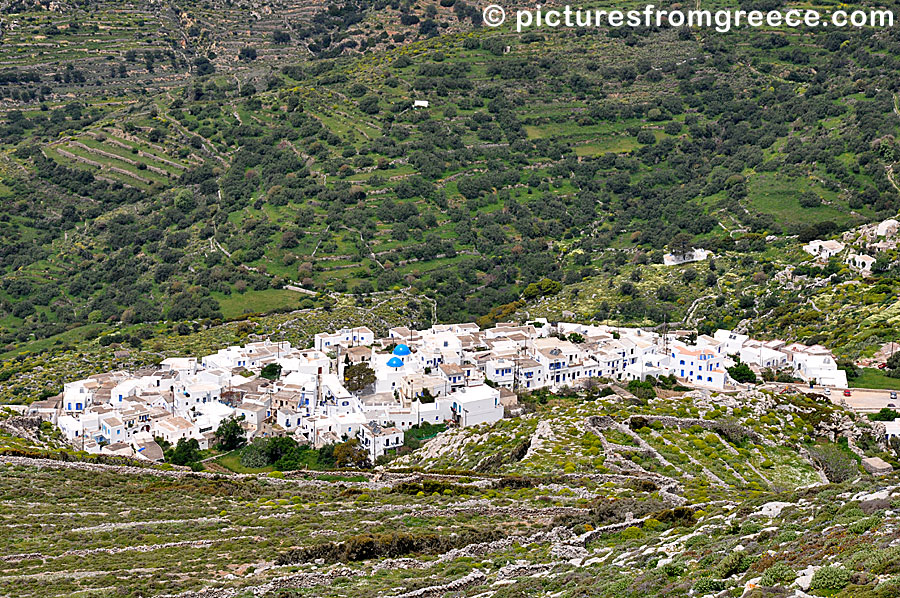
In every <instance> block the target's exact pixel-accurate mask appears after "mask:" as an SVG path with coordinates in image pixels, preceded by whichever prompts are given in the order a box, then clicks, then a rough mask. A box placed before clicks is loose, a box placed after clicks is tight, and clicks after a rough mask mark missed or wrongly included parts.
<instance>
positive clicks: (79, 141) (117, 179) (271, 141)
mask: <svg viewBox="0 0 900 598" xmlns="http://www.w3.org/2000/svg"><path fill="white" fill-rule="evenodd" d="M477 12H478V11H477V10H476V9H475V8H474V7H472V6H468V5H466V4H465V3H464V2H462V1H461V0H457V1H455V2H454V1H452V0H450V1H443V2H441V3H440V4H433V3H419V4H416V5H412V4H409V3H399V2H397V3H390V4H388V3H386V2H383V1H380V2H376V3H372V4H370V3H365V2H359V3H346V4H341V3H329V4H327V5H318V4H315V3H303V2H288V1H282V2H281V3H280V4H278V5H277V6H275V5H272V7H271V10H257V9H256V8H254V7H253V6H250V5H249V4H245V3H240V2H237V3H221V2H211V3H194V2H180V3H178V4H175V3H169V4H167V5H165V6H163V5H159V6H157V5H150V8H147V7H146V6H145V5H143V4H140V3H135V4H131V3H127V2H111V1H106V0H92V1H89V2H84V3H75V2H60V3H59V5H58V6H57V7H56V8H54V10H46V7H44V6H42V5H41V4H40V3H37V2H31V1H26V0H19V1H17V2H13V3H11V5H10V8H9V11H8V15H7V16H6V17H5V20H4V25H3V27H4V29H3V32H4V44H3V47H2V50H0V58H2V59H3V64H4V65H5V66H3V68H2V69H0V101H2V105H0V111H3V112H5V118H4V119H3V121H2V124H0V150H2V152H0V158H2V160H0V179H2V187H0V193H2V194H0V198H2V201H3V204H4V210H3V214H2V218H0V230H2V232H3V235H2V237H0V244H2V246H0V274H2V276H0V305H2V313H0V316H2V317H0V340H2V341H3V343H4V344H5V345H6V348H7V349H8V350H14V349H15V348H16V347H17V346H19V345H20V344H22V343H26V342H30V341H33V340H39V339H42V338H47V337H52V336H55V335H58V334H60V333H63V332H65V331H66V330H69V329H73V328H77V327H81V326H84V325H86V324H90V323H108V324H113V325H116V324H117V323H122V324H125V325H131V324H134V323H140V322H156V321H159V320H169V321H173V322H179V321H184V320H191V321H197V322H202V323H203V325H209V324H214V323H215V322H216V321H217V320H221V319H223V318H232V317H236V316H240V315H241V314H242V313H248V312H271V311H276V310H279V309H296V308H298V307H304V306H305V307H311V306H323V305H325V304H326V303H327V302H329V301H334V300H336V299H339V298H340V297H341V296H342V295H345V294H354V295H357V296H359V295H366V294H367V293H370V292H372V291H374V290H377V291H388V290H396V289H408V292H409V293H410V294H413V295H415V294H425V295H428V296H429V297H431V298H432V299H434V300H436V302H437V308H436V309H437V317H438V319H439V320H442V321H451V320H474V319H477V318H483V321H485V322H488V321H491V320H496V319H499V318H501V317H503V315H504V314H508V313H510V312H512V311H515V310H516V309H519V308H520V307H521V305H520V304H516V303H515V302H517V301H520V300H521V299H523V298H524V299H525V300H536V299H538V298H540V295H541V294H542V293H544V292H545V291H542V290H541V289H540V288H538V289H536V290H534V289H531V290H530V288H529V285H530V284H532V283H538V282H540V281H541V280H543V279H545V278H546V279H550V280H552V281H556V282H559V283H561V284H562V285H563V286H564V287H565V289H566V292H565V293H564V294H563V295H562V297H570V299H567V300H566V301H567V302H568V301H571V292H570V290H571V291H578V292H579V293H581V292H582V289H611V290H614V291H615V292H613V293H610V292H609V291H605V290H604V291H603V292H602V294H603V295H607V297H603V299H602V300H598V298H597V295H598V293H595V292H591V294H590V295H589V296H584V295H579V296H578V297H576V298H575V303H577V309H575V310H571V309H569V308H567V307H563V309H566V310H567V311H576V312H577V313H578V314H580V315H582V316H584V317H595V316H596V317H598V318H599V319H612V320H616V321H621V322H635V323H662V322H665V321H673V322H674V321H677V320H680V319H683V318H684V317H685V316H687V315H693V314H688V313H687V311H688V310H687V308H688V307H690V306H691V305H692V304H693V302H694V301H695V300H696V299H698V298H702V297H705V296H707V295H709V294H710V289H709V288H708V287H709V285H706V286H704V277H703V276H702V275H701V277H699V278H698V279H696V281H695V282H691V281H688V282H689V284H687V285H680V284H679V283H678V281H676V280H673V281H665V282H666V284H670V286H674V287H675V288H674V293H670V292H668V291H669V289H664V290H663V291H662V292H659V291H658V287H657V286H652V287H651V286H649V285H647V284H641V280H642V279H641V276H642V275H644V274H646V273H647V272H649V271H651V270H653V271H655V267H653V266H652V265H653V264H656V263H658V262H660V261H661V255H662V253H663V252H664V251H665V250H666V249H667V248H670V249H671V248H677V247H686V246H688V245H693V246H703V247H707V248H709V249H712V250H713V251H715V252H716V253H717V254H723V255H726V256H727V257H728V259H727V261H724V262H721V263H722V264H723V265H727V270H726V271H725V272H722V271H720V272H719V274H717V276H720V280H718V281H717V285H716V286H717V287H718V288H716V289H713V290H712V293H714V294H715V295H717V296H718V295H722V296H723V297H724V305H727V306H737V305H738V303H739V302H740V301H742V300H743V299H742V296H741V295H740V293H741V292H742V291H745V290H747V287H748V285H749V286H756V287H758V288H765V284H761V282H760V281H755V280H754V279H753V278H751V279H750V280H754V281H753V282H752V283H751V282H750V280H748V278H747V276H748V275H749V276H751V277H752V276H754V275H756V273H757V272H760V276H766V277H767V279H768V278H770V275H771V274H772V273H773V272H774V271H775V270H773V268H775V267H781V266H782V265H784V264H790V265H797V264H799V263H801V262H802V261H803V260H804V258H803V257H802V254H800V253H799V252H798V251H797V247H798V242H797V239H798V238H797V237H795V236H793V235H799V239H800V241H802V240H803V239H810V238H815V237H822V236H824V237H827V236H829V235H834V234H836V233H837V232H840V231H842V230H846V229H849V228H852V227H854V226H856V225H859V224H861V223H865V222H870V221H874V220H876V219H879V218H884V217H888V216H891V215H894V214H896V213H897V211H898V209H900V203H898V195H897V190H896V187H895V186H894V184H893V182H892V181H891V179H890V176H892V175H891V173H892V172H893V171H892V166H893V162H894V159H895V155H896V147H895V146H896V143H895V137H896V135H897V132H898V125H900V118H898V117H897V115H896V114H895V98H894V88H895V86H896V83H895V79H896V78H895V77H893V76H892V74H891V73H892V72H893V70H894V69H895V68H896V62H897V60H898V56H897V54H898V48H897V42H896V40H895V39H894V36H893V34H892V33H891V31H890V30H869V29H864V30H852V31H851V30H847V31H841V32H837V31H832V32H828V33H824V32H817V31H812V30H791V31H790V32H788V31H782V30H772V31H769V30H740V31H736V32H732V33H729V34H718V33H713V32H709V31H703V30H694V31H691V30H686V29H682V30H675V29H672V28H666V27H662V28H658V29H657V28H653V29H635V30H632V29H621V30H615V29H611V30H606V29H601V30H595V31H586V32H585V31H568V30H561V29H560V30H549V29H548V30H546V31H539V32H531V33H527V34H523V35H517V34H515V33H513V32H511V31H510V30H509V29H507V28H500V29H496V30H495V29H487V28H480V27H475V26H473V22H477V21H478V20H479V18H478V14H477ZM123 69H124V70H123ZM413 100H427V101H428V102H429V107H428V108H418V109H413V108H412V101H413ZM767 239H768V240H767ZM773 239H774V240H775V241H774V242H773ZM888 257H890V256H888ZM887 263H890V260H888V262H887ZM635 264H636V265H638V266H641V270H642V272H641V273H638V274H632V268H631V266H632V265H635ZM645 264H646V265H649V267H647V268H645V267H644V266H643V265H645ZM755 265H758V266H755ZM701 274H702V271H701ZM632 276H633V277H634V278H635V282H636V283H637V284H636V285H634V286H633V287H627V286H626V287H624V288H623V285H622V284H621V283H620V282H618V281H619V280H621V279H622V278H623V277H632ZM877 276H878V277H879V278H880V279H881V280H880V284H881V285H883V287H884V288H885V289H887V290H888V294H890V293H894V294H896V291H897V282H896V270H895V269H894V270H891V269H890V268H885V269H882V270H881V271H879V272H878V273H877ZM729 278H733V279H734V280H735V284H733V285H730V284H727V283H728V280H729ZM767 284H768V283H767ZM286 286H289V287H294V288H297V287H303V288H306V289H308V290H310V291H312V293H311V294H309V295H306V294H303V293H300V292H298V291H293V290H284V289H285V287H286ZM551 287H553V285H551ZM544 288H547V287H546V286H545V287H544ZM773 289H774V290H783V289H782V288H781V285H773ZM620 291H621V292H620ZM609 295H611V296H609ZM800 295H801V299H800V300H801V301H804V300H805V298H806V297H805V291H803V290H802V289H801V291H800ZM869 300H870V299H869V298H862V300H861V301H860V302H859V303H854V305H858V306H864V305H867V304H868V303H867V302H868V301H869ZM772 301H776V299H772ZM853 301H856V299H853ZM722 307H723V306H722V305H718V301H717V303H716V304H715V305H713V304H712V302H711V301H706V300H705V301H701V302H700V305H699V306H698V309H699V310H700V312H699V315H701V316H703V318H706V319H709V320H710V321H711V322H722V321H726V322H727V321H728V319H729V318H730V319H731V320H732V322H733V323H736V322H737V321H740V320H741V319H742V318H741V317H740V313H734V312H733V311H729V309H724V310H723V309H721V308H722ZM822 307H826V308H827V306H822ZM739 309H746V308H739Z"/></svg>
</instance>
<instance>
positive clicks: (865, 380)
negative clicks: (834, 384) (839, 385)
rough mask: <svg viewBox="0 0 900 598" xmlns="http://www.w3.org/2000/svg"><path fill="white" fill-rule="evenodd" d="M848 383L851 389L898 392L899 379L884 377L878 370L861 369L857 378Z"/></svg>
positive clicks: (899, 386) (899, 388) (899, 387)
mask: <svg viewBox="0 0 900 598" xmlns="http://www.w3.org/2000/svg"><path fill="white" fill-rule="evenodd" d="M849 383H850V386H851V387H853V388H883V389H885V390H900V378H891V377H889V376H885V375H884V374H883V373H881V371H880V370H876V369H873V368H861V369H860V374H859V376H858V377H857V378H854V379H853V380H850V381H849Z"/></svg>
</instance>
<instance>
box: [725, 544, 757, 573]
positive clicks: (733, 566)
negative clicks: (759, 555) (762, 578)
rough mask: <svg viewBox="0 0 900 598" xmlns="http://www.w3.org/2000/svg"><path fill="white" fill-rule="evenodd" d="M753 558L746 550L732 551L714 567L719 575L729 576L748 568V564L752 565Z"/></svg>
mask: <svg viewBox="0 0 900 598" xmlns="http://www.w3.org/2000/svg"><path fill="white" fill-rule="evenodd" d="M755 560H756V559H755V558H754V557H752V556H750V555H749V554H747V553H746V552H743V551H736V552H732V553H731V554H729V555H728V556H726V557H725V558H724V559H722V561H721V562H720V563H719V566H718V567H716V574H717V575H718V576H719V577H723V578H727V577H731V576H732V575H734V574H735V573H743V572H744V571H746V570H747V569H749V568H750V565H752V564H753V562H754V561H755Z"/></svg>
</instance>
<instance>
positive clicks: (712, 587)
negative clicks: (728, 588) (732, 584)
mask: <svg viewBox="0 0 900 598" xmlns="http://www.w3.org/2000/svg"><path fill="white" fill-rule="evenodd" d="M724 589H725V582H724V581H722V580H721V579H711V578H709V577H701V578H700V579H698V580H697V583H695V584H694V592H695V593H696V594H699V595H701V596H702V595H704V594H712V593H715V592H721V591H722V590H724Z"/></svg>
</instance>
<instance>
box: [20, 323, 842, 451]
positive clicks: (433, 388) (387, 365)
mask: <svg viewBox="0 0 900 598" xmlns="http://www.w3.org/2000/svg"><path fill="white" fill-rule="evenodd" d="M684 334H687V333H684V332H681V333H677V332H676V333H667V334H662V335H660V334H658V333H656V332H652V331H647V330H643V329H637V328H613V327H608V326H590V325H582V324H575V323H565V322H562V323H558V324H555V325H551V324H550V323H548V322H547V321H546V320H535V321H531V322H528V323H526V324H522V325H520V324H512V323H504V324H497V325H496V326H495V327H493V328H489V329H486V330H481V329H479V327H478V326H477V325H475V324H471V323H469V324H448V325H436V326H433V327H431V328H429V329H427V330H410V329H408V328H405V327H398V328H393V329H391V330H390V331H389V332H388V335H387V336H386V337H384V338H376V336H375V334H374V333H373V332H372V331H371V330H370V329H368V328H365V327H361V328H348V329H343V330H339V331H336V332H334V333H323V334H317V335H316V336H315V342H314V346H313V347H312V348H310V349H298V348H296V347H292V346H291V345H290V344H289V343H286V342H271V341H262V342H256V343H251V344H247V345H245V346H243V347H237V346H235V347H228V348H227V349H222V350H220V351H219V352H217V353H215V354H212V355H207V356H205V357H203V358H202V359H200V360H199V361H198V360H197V359H195V358H170V359H166V360H164V361H163V362H162V363H161V364H160V365H159V366H158V368H153V369H149V370H146V371H137V372H111V373H105V374H99V375H96V376H91V377H89V378H86V379H84V380H78V381H75V382H69V383H67V384H65V386H64V391H63V393H62V395H60V396H59V397H57V398H56V399H51V400H48V401H42V402H40V403H35V404H33V405H32V412H33V413H38V414H42V415H45V416H46V417H47V418H48V419H52V421H53V422H54V423H56V424H57V425H58V426H59V428H60V429H61V430H62V431H63V433H64V434H65V436H66V437H67V438H68V440H69V441H70V442H71V443H72V444H73V445H75V446H76V447H78V448H83V449H84V450H86V451H89V452H107V453H113V454H121V455H127V456H144V457H147V458H151V459H159V458H161V451H160V450H159V445H158V444H157V443H156V442H155V441H154V439H155V438H162V439H164V440H165V441H167V442H169V443H172V444H175V443H177V442H178V440H179V439H182V438H194V439H196V440H197V441H198V442H199V444H200V447H201V448H206V447H208V446H210V445H211V443H213V442H214V436H215V431H216V429H217V428H218V426H219V424H220V423H221V422H222V421H223V420H224V419H225V418H228V417H236V418H238V419H239V420H240V422H241V425H242V426H243V427H244V429H245V430H246V433H247V436H248V438H250V439H253V438H256V437H266V436H272V435H291V436H293V437H294V438H296V439H297V440H298V441H301V442H304V443H309V444H311V445H314V446H316V447H321V446H323V445H326V444H329V443H335V442H340V441H342V440H343V439H346V438H358V439H359V442H360V443H361V445H362V446H363V447H365V448H366V449H367V450H368V451H369V455H370V457H371V458H372V459H373V460H374V459H375V458H377V457H378V456H380V455H382V454H384V453H385V451H388V450H391V449H394V448H397V447H399V446H401V445H402V444H403V432H404V431H405V430H408V429H410V428H411V427H413V426H417V425H421V424H423V423H429V424H439V423H444V422H451V423H452V424H454V425H458V426H463V427H465V426H472V425H478V424H482V423H492V422H496V421H497V420H499V419H501V418H502V417H503V415H504V408H505V407H512V406H514V405H515V403H516V392H517V391H518V392H521V391H526V392H527V391H531V390H536V389H540V388H545V387H550V388H558V387H561V386H574V385H576V384H578V383H579V382H580V381H583V380H586V379H590V378H608V379H618V380H634V379H640V380H643V379H645V378H646V377H647V376H650V375H652V376H657V377H658V376H662V375H675V376H676V377H677V378H680V379H681V380H683V381H684V382H685V383H688V384H691V385H696V386H701V387H707V388H711V389H718V390H725V389H728V388H729V387H732V386H733V382H732V381H731V379H730V378H729V376H728V373H727V369H726V368H728V367H730V366H731V365H733V363H734V360H733V358H732V356H739V358H740V360H741V361H742V362H744V363H748V364H750V365H751V367H755V368H773V369H790V370H792V371H793V372H794V373H795V375H796V376H798V377H800V378H802V379H804V380H808V381H810V382H817V383H819V384H823V385H832V386H839V387H840V386H846V378H845V377H844V372H843V371H842V370H839V369H837V364H836V363H835V360H834V358H833V356H832V355H831V353H830V352H829V351H828V350H827V349H825V348H824V347H820V346H814V347H807V346H805V345H801V344H797V343H794V344H787V343H785V342H783V341H768V342H763V341H755V340H752V339H750V338H748V337H747V336H744V335H740V334H735V333H733V332H730V331H727V330H719V331H718V332H716V333H715V335H714V336H706V335H702V336H699V337H698V338H696V341H694V342H688V341H687V340H685V338H684V336H683V335H684ZM360 363H365V364H367V366H368V368H371V370H372V371H373V372H374V375H375V376H374V377H375V381H374V383H372V384H370V385H369V386H368V387H366V388H363V389H361V390H359V391H357V392H350V391H349V390H347V388H346V386H345V383H344V380H345V377H344V375H345V371H346V369H347V368H348V367H350V366H352V365H356V364H360ZM269 364H278V365H280V366H281V371H280V376H278V378H277V379H275V380H270V379H267V378H265V377H262V376H261V372H262V370H263V368H265V366H267V365H269ZM356 369H357V370H359V369H364V368H359V367H358V368H356Z"/></svg>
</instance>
